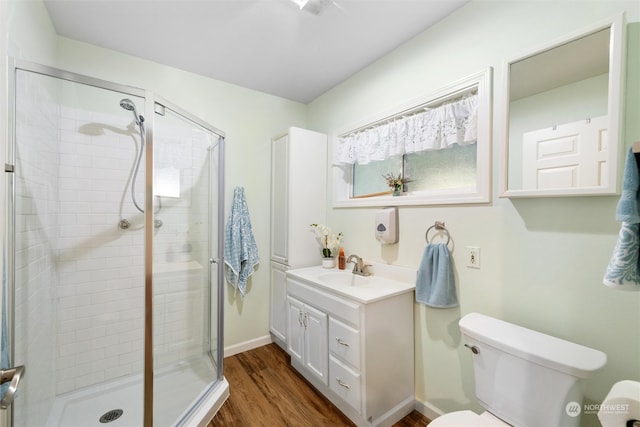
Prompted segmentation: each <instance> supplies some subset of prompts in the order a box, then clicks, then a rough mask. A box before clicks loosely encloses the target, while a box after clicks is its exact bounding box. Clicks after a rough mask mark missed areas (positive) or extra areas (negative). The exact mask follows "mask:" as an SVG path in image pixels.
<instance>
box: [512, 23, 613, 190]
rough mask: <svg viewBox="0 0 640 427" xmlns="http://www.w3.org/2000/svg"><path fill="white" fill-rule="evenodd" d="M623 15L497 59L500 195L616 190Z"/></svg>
mask: <svg viewBox="0 0 640 427" xmlns="http://www.w3.org/2000/svg"><path fill="white" fill-rule="evenodd" d="M624 32H625V28H624V15H622V14H621V15H617V16H615V17H613V18H610V19H607V20H605V21H602V22H600V23H597V24H595V25H592V26H591V27H590V28H587V29H586V30H583V31H580V32H576V33H574V34H571V35H569V36H566V37H563V38H561V39H559V40H556V41H554V42H552V43H547V44H546V45H544V46H542V47H540V48H538V49H535V50H531V51H529V52H528V53H526V54H524V55H519V56H518V57H516V58H514V59H512V60H509V61H506V62H505V70H504V76H505V91H504V92H505V112H506V120H505V129H504V138H503V141H504V144H505V146H504V147H503V161H502V174H501V196H502V197H551V196H573V195H576V196H577V195H607V194H616V192H617V189H618V167H619V164H620V157H621V151H622V148H621V147H622V142H621V123H622V121H621V116H622V100H623V68H624V61H623V58H624V37H625V35H624Z"/></svg>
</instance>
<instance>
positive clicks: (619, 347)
mask: <svg viewBox="0 0 640 427" xmlns="http://www.w3.org/2000/svg"><path fill="white" fill-rule="evenodd" d="M1 3H4V2H1ZM16 4H18V5H19V6H16ZM27 4H29V7H27V6H26V5H27ZM4 6H5V5H3V7H2V8H0V13H1V14H2V16H0V18H2V21H3V22H4V21H6V22H7V23H8V27H7V28H9V34H10V37H9V38H10V40H11V41H10V42H8V43H6V42H5V41H4V39H3V44H2V47H1V48H2V52H0V53H2V54H3V56H4V54H5V53H10V54H11V55H13V56H17V57H19V58H22V59H28V60H31V61H35V62H40V63H44V64H47V65H54V66H57V67H59V68H65V69H69V70H71V71H74V72H77V73H81V74H87V75H90V76H93V77H99V78H103V79H106V80H111V81H114V82H118V83H123V84H128V85H133V86H138V87H142V88H147V89H150V90H154V91H157V92H158V93H159V94H160V95H162V96H163V97H165V98H167V99H169V100H170V101H172V102H174V103H176V104H178V105H180V106H181V107H183V108H184V109H186V110H188V111H190V112H192V113H193V114H195V115H197V116H199V117H201V118H202V119H203V120H205V121H207V122H210V123H211V124H213V125H215V126H217V127H218V128H220V129H222V130H224V131H225V132H226V133H227V136H228V141H229V145H228V151H227V165H226V166H227V191H228V197H227V202H229V201H230V197H231V193H232V189H233V186H235V185H242V186H245V188H246V190H247V197H248V202H249V209H250V210H251V212H252V220H253V226H254V231H255V233H256V238H257V240H258V245H259V249H260V253H261V256H262V264H261V266H260V268H259V269H258V271H257V272H256V274H255V275H254V276H253V285H252V288H251V290H250V293H249V295H248V296H247V298H246V299H245V300H244V301H243V302H241V301H239V300H236V299H234V298H233V296H232V295H229V296H228V298H227V301H226V304H225V322H226V323H225V335H226V336H225V341H226V345H227V346H229V345H234V344H238V343H242V342H245V341H248V340H252V339H256V338H260V337H263V336H264V335H266V334H267V333H268V280H269V277H268V276H269V275H268V250H269V249H268V239H269V222H268V220H269V219H268V215H266V210H265V209H266V208H265V207H266V206H268V203H269V200H268V197H269V196H268V195H269V172H270V171H269V167H270V166H269V138H270V137H271V136H272V135H274V134H276V133H278V132H280V131H282V130H284V129H285V128H286V127H288V126H291V125H296V126H302V127H305V124H308V125H309V126H306V127H310V128H312V129H314V130H319V131H324V132H330V131H332V130H333V129H337V128H339V127H341V126H344V125H345V124H348V123H353V122H355V121H357V120H359V119H360V118H361V117H367V116H370V115H372V114H374V113H376V112H378V111H382V110H386V109H387V108H388V107H389V106H394V105H397V104H400V103H402V102H404V101H405V100H407V99H412V98H415V97H416V96H418V95H421V94H426V93H431V92H433V91H435V90H437V89H439V88H440V87H442V86H445V85H447V84H449V83H451V82H452V81H455V80H457V79H459V78H462V77H465V76H467V75H469V74H471V73H475V72H477V71H480V70H483V69H486V68H487V67H489V66H491V67H493V69H494V123H493V127H494V141H493V142H494V155H493V160H494V162H493V164H494V168H493V178H494V185H493V187H494V191H493V193H494V197H493V201H492V203H490V204H489V205H486V206H446V207H402V208H400V243H399V244H397V245H392V246H390V247H381V246H380V245H379V244H378V242H377V241H376V240H375V238H374V235H373V231H372V224H373V218H374V213H375V211H376V209H370V208H359V209H333V210H330V212H329V224H330V225H331V226H332V227H333V228H334V229H338V230H342V231H344V232H345V234H346V238H345V248H346V249H347V252H348V253H352V252H356V253H358V254H360V255H362V256H364V257H365V258H367V259H370V260H373V261H383V262H389V263H394V264H398V265H405V266H410V267H414V268H415V267H417V265H418V263H419V261H420V258H421V256H422V251H423V249H424V246H425V241H424V233H425V231H426V229H427V228H428V227H429V226H431V225H432V224H433V222H434V221H435V220H442V221H445V222H446V225H447V228H448V229H449V230H450V232H451V235H452V239H453V242H454V245H455V247H454V250H453V257H454V263H455V270H456V273H457V283H458V286H459V298H460V301H461V306H460V308H459V309H449V310H436V309H429V308H426V307H424V306H421V305H417V306H416V310H415V318H416V323H415V335H416V344H415V356H416V378H415V380H416V381H415V383H416V398H417V399H418V401H419V402H421V403H423V404H424V405H425V406H426V408H427V410H431V411H453V410H458V409H461V408H464V407H470V408H474V409H478V407H477V406H476V405H475V404H473V403H472V402H473V401H474V391H473V380H472V367H471V356H470V354H469V353H468V351H466V350H465V349H464V348H463V347H462V337H461V335H460V333H459V330H458V326H457V321H458V319H459V318H460V316H461V315H463V314H465V313H468V312H471V311H479V312H483V313H486V314H489V315H494V316H497V317H500V318H502V319H505V320H507V321H512V322H517V323H520V324H522V325H524V326H528V327H531V328H534V329H538V330H540V331H542V332H546V333H550V334H553V335H556V336H559V337H562V338H566V339H569V340H572V341H575V342H578V343H581V344H584V345H588V346H592V347H594V348H598V349H600V350H603V351H605V352H606V353H607V354H608V357H609V361H608V364H607V366H606V367H605V368H604V369H603V370H601V371H600V372H598V373H597V374H596V375H595V376H594V377H593V378H592V379H591V380H589V382H588V384H587V387H586V395H587V398H588V399H589V400H591V401H595V402H600V401H601V400H602V398H603V397H604V396H605V395H606V393H607V391H608V389H609V388H610V387H611V385H612V384H613V383H614V382H615V381H618V380H621V379H635V380H640V333H639V331H638V325H639V324H640V293H634V294H632V293H622V292H615V291H612V290H609V289H606V288H605V287H604V286H602V285H601V280H602V276H603V273H604V269H605V267H606V264H607V262H608V259H609V256H610V255H611V251H612V248H613V245H614V243H615V240H616V236H617V231H618V229H619V224H618V223H617V222H616V221H615V220H614V218H613V213H614V210H615V205H616V202H617V198H615V197H592V198H559V199H529V200H513V201H511V200H506V199H500V198H498V197H497V196H496V194H497V177H498V165H499V164H500V162H499V159H500V155H501V149H500V140H499V135H500V134H501V132H500V130H501V127H502V126H504V122H503V120H502V113H503V112H502V107H501V105H500V103H499V102H497V101H499V100H500V99H501V97H502V85H501V83H502V78H503V76H502V61H503V59H504V58H507V57H512V56H513V55H515V54H518V53H520V52H522V51H523V50H526V49H527V48H528V47H530V46H537V45H539V44H541V43H542V42H546V41H548V40H551V39H554V38H556V37H558V36H560V35H563V34H565V33H568V32H571V31H573V30H576V29H579V28H582V27H584V26H587V25H589V24H591V23H592V22H593V21H596V20H599V19H601V18H605V17H608V16H610V15H612V14H613V13H616V12H618V11H620V10H624V9H626V10H627V20H628V21H629V22H633V23H634V24H633V25H630V26H628V36H629V45H628V49H629V51H633V50H635V52H638V51H640V25H639V24H638V23H637V22H638V21H639V20H640V10H639V6H638V4H637V2H634V1H628V2H618V1H589V2H571V1H562V2H557V1H556V2H540V1H529V2H525V1H518V2H507V1H504V2H501V1H474V2H472V3H470V4H469V5H467V6H465V7H464V8H462V9H461V10H459V11H457V12H455V13H454V14H452V15H451V16H450V17H448V18H447V19H446V20H445V21H443V22H441V23H440V24H438V25H436V26H435V27H433V28H432V29H431V30H429V31H427V32H425V33H423V34H421V35H419V36H418V37H416V38H415V39H413V40H412V41H410V42H408V43H406V44H405V45H403V46H401V47H400V48H399V49H397V50H395V51H394V52H392V53H391V54H389V55H387V56H385V57H384V58H383V59H381V60H379V61H378V62H376V63H375V64H373V65H371V66H369V67H368V68H366V69H365V70H363V71H362V72H360V73H358V74H357V75H355V76H354V77H352V78H350V79H349V80H347V81H346V82H344V83H342V84H340V85H339V86H337V87H336V88H334V89H333V90H331V91H329V92H328V93H326V94H325V95H323V96H322V97H320V98H319V99H317V100H316V101H314V102H313V103H311V104H310V105H309V106H308V107H305V106H303V105H301V104H297V103H294V102H290V101H287V100H283V99H281V98H277V97H273V96H270V95H265V94H260V93H257V92H254V91H251V90H248V89H243V88H240V87H237V86H233V85H229V84H226V83H223V82H219V81H214V80H211V79H206V78H204V77H201V76H197V75H194V74H191V73H186V72H183V71H179V70H176V69H173V68H170V67H164V66H160V65H158V64H154V63H152V62H149V61H145V60H141V59H138V58H133V57H130V56H126V55H122V54H118V53H115V52H112V51H108V50H105V49H101V48H98V47H95V46H88V45H85V44H82V43H78V42H74V41H71V40H67V39H62V38H58V37H56V36H55V35H54V34H53V30H52V29H51V25H50V23H48V19H46V16H45V15H43V12H44V9H43V6H42V4H41V3H40V2H39V1H37V2H28V1H24V0H20V1H17V0H16V1H13V2H10V3H9V6H8V7H7V8H5V7H4ZM16 8H17V9H16ZM3 37H4V35H3ZM7 45H8V46H9V48H7ZM639 62H640V59H639V56H638V55H636V56H635V57H632V58H630V61H629V67H628V70H627V75H628V77H629V81H628V83H627V92H628V96H627V98H628V101H627V106H626V109H627V114H626V117H627V120H626V123H627V124H626V127H625V130H626V137H625V143H626V144H627V145H629V144H630V143H631V142H633V141H636V140H640V121H639V120H637V118H638V117H640V102H639V101H637V100H638V99H640V82H639V79H638V78H637V76H639V75H640V63H639ZM3 72H4V71H3ZM634 76H635V77H634ZM0 111H2V110H0ZM307 115H308V122H307ZM3 117H4V114H3ZM4 142H5V141H4V136H3V143H4ZM2 151H3V152H4V150H2ZM2 187H4V186H2ZM465 246H479V247H481V264H482V265H481V266H482V268H481V269H480V270H471V269H467V268H465V267H464V248H465ZM593 418H595V417H590V418H589V419H588V420H587V423H589V421H593Z"/></svg>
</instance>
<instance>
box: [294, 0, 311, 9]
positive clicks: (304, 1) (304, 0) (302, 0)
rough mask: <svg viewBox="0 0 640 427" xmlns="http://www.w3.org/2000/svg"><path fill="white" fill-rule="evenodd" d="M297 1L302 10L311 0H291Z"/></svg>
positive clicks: (296, 3)
mask: <svg viewBox="0 0 640 427" xmlns="http://www.w3.org/2000/svg"><path fill="white" fill-rule="evenodd" d="M291 1H292V2H293V3H295V5H296V6H298V7H299V8H300V10H302V9H304V7H305V6H306V5H307V3H309V0H291Z"/></svg>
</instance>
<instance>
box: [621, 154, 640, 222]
mask: <svg viewBox="0 0 640 427" xmlns="http://www.w3.org/2000/svg"><path fill="white" fill-rule="evenodd" d="M639 190H640V173H639V172H638V164H637V162H636V156H635V153H634V152H633V149H632V148H629V151H628V152H627V160H626V161H625V165H624V174H623V177H622V194H621V195H620V200H619V201H618V206H617V207H616V219H617V220H618V221H622V222H627V223H630V224H636V223H639V222H640V213H639V212H640V206H639V202H640V199H639V198H638V191H639Z"/></svg>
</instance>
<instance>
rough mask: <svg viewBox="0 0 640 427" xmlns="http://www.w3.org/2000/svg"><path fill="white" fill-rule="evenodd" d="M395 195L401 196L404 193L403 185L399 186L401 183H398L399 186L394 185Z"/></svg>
mask: <svg viewBox="0 0 640 427" xmlns="http://www.w3.org/2000/svg"><path fill="white" fill-rule="evenodd" d="M393 195H394V196H400V195H402V187H401V186H399V185H398V186H396V187H393Z"/></svg>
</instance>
